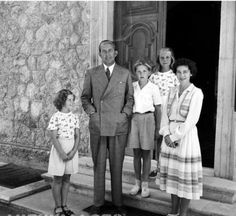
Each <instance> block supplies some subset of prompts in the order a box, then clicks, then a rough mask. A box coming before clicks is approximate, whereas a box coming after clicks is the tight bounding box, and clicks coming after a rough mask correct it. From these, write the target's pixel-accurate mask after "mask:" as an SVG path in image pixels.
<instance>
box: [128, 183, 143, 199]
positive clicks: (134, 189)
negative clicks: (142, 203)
mask: <svg viewBox="0 0 236 216" xmlns="http://www.w3.org/2000/svg"><path fill="white" fill-rule="evenodd" d="M140 185H141V181H140V180H138V179H135V185H134V186H133V187H132V189H131V190H130V192H129V194H130V195H133V196H135V195H137V194H138V192H139V191H140V189H141V187H140Z"/></svg>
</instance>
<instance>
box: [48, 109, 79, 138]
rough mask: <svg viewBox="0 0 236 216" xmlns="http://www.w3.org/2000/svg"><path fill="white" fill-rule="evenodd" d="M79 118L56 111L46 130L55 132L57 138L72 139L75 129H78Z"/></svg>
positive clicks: (70, 113)
mask: <svg viewBox="0 0 236 216" xmlns="http://www.w3.org/2000/svg"><path fill="white" fill-rule="evenodd" d="M79 127H80V125H79V118H78V116H77V115H75V114H73V113H72V112H69V113H63V112H60V111H57V112H56V113H54V114H53V116H52V117H51V119H50V121H49V125H48V127H47V129H48V130H57V134H58V137H59V138H68V139H71V138H74V135H75V128H79Z"/></svg>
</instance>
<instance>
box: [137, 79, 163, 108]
mask: <svg viewBox="0 0 236 216" xmlns="http://www.w3.org/2000/svg"><path fill="white" fill-rule="evenodd" d="M133 87H134V106H133V112H134V113H135V112H138V113H145V112H149V111H150V112H154V111H155V107H154V106H155V105H160V104H161V103H162V101H161V96H160V92H159V88H158V86H156V85H155V84H153V83H151V82H148V83H147V84H146V85H145V86H144V87H143V88H142V89H141V88H140V86H139V83H138V81H137V82H134V83H133Z"/></svg>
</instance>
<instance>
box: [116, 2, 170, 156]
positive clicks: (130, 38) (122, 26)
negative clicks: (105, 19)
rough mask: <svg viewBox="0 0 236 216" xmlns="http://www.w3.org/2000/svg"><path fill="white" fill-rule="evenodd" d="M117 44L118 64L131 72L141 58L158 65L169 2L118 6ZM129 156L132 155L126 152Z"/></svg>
mask: <svg viewBox="0 0 236 216" xmlns="http://www.w3.org/2000/svg"><path fill="white" fill-rule="evenodd" d="M114 9H115V11H114V24H115V25H114V41H115V43H116V47H117V49H118V56H117V58H116V62H117V63H118V64H120V65H122V66H124V67H126V68H128V69H129V70H130V71H131V72H132V78H133V80H136V76H135V73H134V71H133V68H132V66H133V64H134V62H135V61H136V60H137V59H139V58H149V59H151V60H152V61H153V63H154V64H156V58H157V51H158V49H160V48H161V47H163V46H164V45H165V32H166V31H165V29H166V2H158V1H127V2H125V1H120V2H115V8H114ZM126 155H132V150H131V149H126Z"/></svg>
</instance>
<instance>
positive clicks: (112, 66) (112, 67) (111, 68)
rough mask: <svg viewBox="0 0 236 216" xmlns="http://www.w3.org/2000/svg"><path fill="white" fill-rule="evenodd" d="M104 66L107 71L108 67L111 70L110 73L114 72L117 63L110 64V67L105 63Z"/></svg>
mask: <svg viewBox="0 0 236 216" xmlns="http://www.w3.org/2000/svg"><path fill="white" fill-rule="evenodd" d="M103 66H104V69H105V71H106V70H107V68H109V71H110V73H111V74H112V72H113V69H114V67H115V63H114V64H113V65H111V66H109V67H108V66H106V65H105V64H103Z"/></svg>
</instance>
